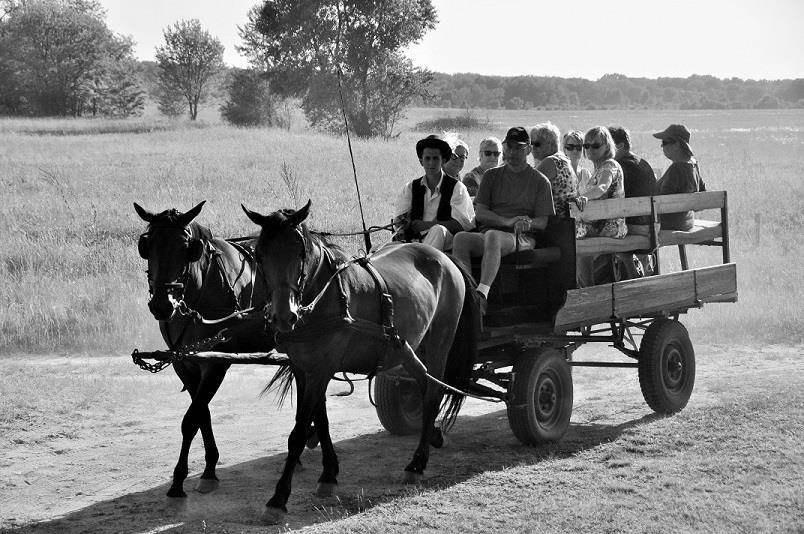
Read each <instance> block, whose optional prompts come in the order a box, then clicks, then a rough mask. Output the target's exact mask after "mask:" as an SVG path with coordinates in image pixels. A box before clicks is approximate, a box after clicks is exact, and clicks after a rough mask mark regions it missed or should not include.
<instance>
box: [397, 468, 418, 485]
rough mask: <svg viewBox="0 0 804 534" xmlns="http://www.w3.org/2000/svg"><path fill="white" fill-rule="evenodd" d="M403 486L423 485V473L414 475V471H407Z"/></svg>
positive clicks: (403, 478)
mask: <svg viewBox="0 0 804 534" xmlns="http://www.w3.org/2000/svg"><path fill="white" fill-rule="evenodd" d="M402 483H403V484H421V483H422V474H421V473H414V472H413V471H405V474H404V475H403V477H402Z"/></svg>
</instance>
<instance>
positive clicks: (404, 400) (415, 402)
mask: <svg viewBox="0 0 804 534" xmlns="http://www.w3.org/2000/svg"><path fill="white" fill-rule="evenodd" d="M374 402H375V403H376V405H377V406H376V410H377V417H378V418H379V419H380V423H381V424H382V426H383V427H384V428H385V430H387V431H388V432H390V433H391V434H394V435H396V436H410V435H412V434H418V433H420V432H421V430H422V396H421V392H420V391H419V387H418V385H417V384H416V382H414V381H412V380H399V379H395V378H394V377H392V376H385V375H377V376H376V377H375V378H374Z"/></svg>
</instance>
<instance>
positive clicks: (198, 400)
mask: <svg viewBox="0 0 804 534" xmlns="http://www.w3.org/2000/svg"><path fill="white" fill-rule="evenodd" d="M178 372H179V371H178V369H177V373H178ZM184 375H185V376H182V374H181V373H180V374H179V376H180V377H182V380H183V381H184V382H185V384H186V385H187V389H188V391H189V392H190V398H191V399H192V402H190V407H189V408H187V412H186V413H185V414H184V418H183V419H182V422H181V434H182V443H181V450H180V451H179V459H178V461H177V462H176V467H175V468H174V469H173V483H172V484H171V486H170V489H169V490H168V492H167V496H168V497H187V494H186V493H185V492H184V480H185V479H186V478H187V474H188V472H189V468H188V465H187V462H188V457H189V454H190V445H191V444H192V442H193V439H194V438H195V435H196V433H197V432H198V430H199V429H201V435H202V437H203V439H204V460H205V467H204V473H203V474H202V475H201V478H202V481H201V482H199V491H202V492H204V493H206V492H209V491H212V490H213V489H215V487H217V481H218V477H217V476H216V475H215V465H216V464H217V463H218V458H219V457H220V455H219V453H218V447H217V445H216V444H215V437H214V435H213V433H212V422H211V417H210V414H209V402H210V401H211V400H212V397H214V396H215V393H216V392H217V391H218V388H219V387H220V385H221V383H222V382H223V378H224V377H225V376H226V369H223V370H220V369H216V370H214V371H209V372H207V373H203V374H202V375H201V377H200V379H197V378H196V379H194V380H191V381H190V384H188V383H187V381H185V380H184V379H185V377H186V376H188V375H189V373H184ZM192 382H195V384H192ZM204 480H205V481H206V482H203V481H204Z"/></svg>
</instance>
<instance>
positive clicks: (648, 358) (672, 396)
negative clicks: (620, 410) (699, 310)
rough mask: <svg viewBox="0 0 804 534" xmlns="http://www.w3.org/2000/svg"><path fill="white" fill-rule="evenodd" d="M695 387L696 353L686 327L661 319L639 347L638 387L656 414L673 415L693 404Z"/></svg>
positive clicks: (656, 321) (651, 327) (651, 328)
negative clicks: (691, 400)
mask: <svg viewBox="0 0 804 534" xmlns="http://www.w3.org/2000/svg"><path fill="white" fill-rule="evenodd" d="M694 386H695V351H694V350H693V348H692V342H691V341H690V335H689V333H687V329H686V328H685V327H684V325H683V324H681V323H679V322H678V321H674V320H672V319H667V318H660V319H656V320H655V321H653V323H651V325H650V326H649V327H648V329H647V330H646V331H645V335H644V336H643V337H642V343H641V344H640V346H639V387H640V388H641V389H642V396H643V397H644V398H645V402H647V403H648V406H650V407H651V408H652V409H653V411H655V412H657V413H660V414H673V413H676V412H679V411H681V410H682V409H683V408H684V407H685V406H686V405H687V402H688V401H689V400H690V395H692V388H693V387H694Z"/></svg>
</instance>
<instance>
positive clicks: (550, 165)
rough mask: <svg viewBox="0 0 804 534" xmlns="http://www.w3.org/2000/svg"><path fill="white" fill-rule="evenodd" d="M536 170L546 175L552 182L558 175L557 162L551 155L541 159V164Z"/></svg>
mask: <svg viewBox="0 0 804 534" xmlns="http://www.w3.org/2000/svg"><path fill="white" fill-rule="evenodd" d="M536 170H537V171H539V172H540V173H542V174H543V175H545V176H546V177H547V179H548V180H550V183H553V181H554V180H555V179H556V176H558V169H556V162H555V161H553V158H550V157H547V158H544V159H543V160H542V161H540V162H539V165H537V166H536Z"/></svg>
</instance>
